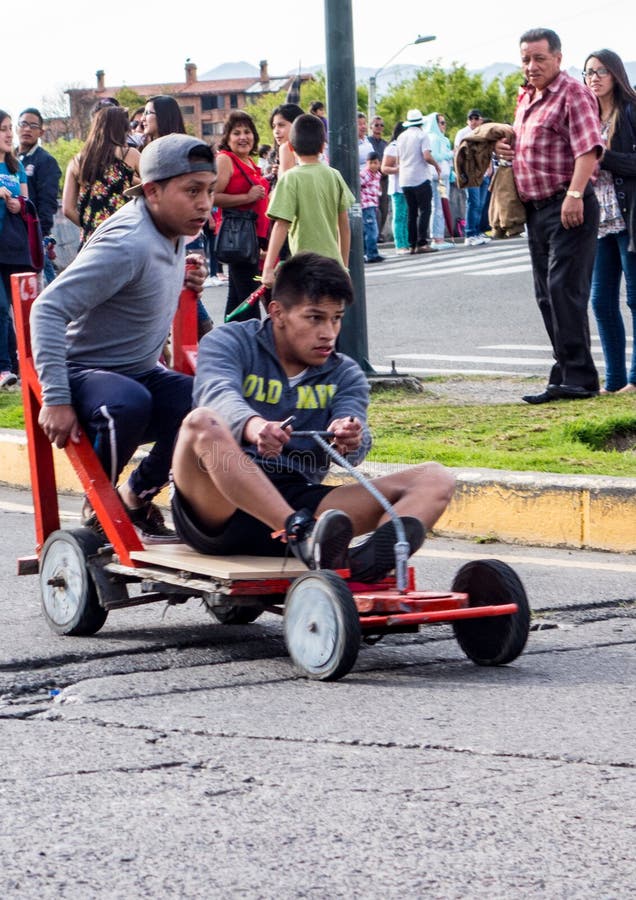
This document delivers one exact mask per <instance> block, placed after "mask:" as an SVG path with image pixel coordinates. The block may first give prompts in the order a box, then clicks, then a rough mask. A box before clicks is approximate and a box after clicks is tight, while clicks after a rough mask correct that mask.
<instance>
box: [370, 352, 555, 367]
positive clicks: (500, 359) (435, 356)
mask: <svg viewBox="0 0 636 900" xmlns="http://www.w3.org/2000/svg"><path fill="white" fill-rule="evenodd" d="M385 358H386V359H394V360H396V361H397V360H399V359H403V360H409V359H410V360H422V361H424V360H431V361H432V362H467V363H499V365H510V366H545V364H546V363H547V362H550V360H549V359H548V358H547V357H546V358H545V359H533V358H532V357H525V356H507V357H504V356H454V355H446V354H443V353H390V354H387V355H386V357H385Z"/></svg>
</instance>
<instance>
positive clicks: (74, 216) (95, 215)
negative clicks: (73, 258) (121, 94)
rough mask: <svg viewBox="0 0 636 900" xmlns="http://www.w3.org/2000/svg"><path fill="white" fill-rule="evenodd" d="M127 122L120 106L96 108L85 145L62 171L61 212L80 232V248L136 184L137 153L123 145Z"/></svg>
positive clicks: (124, 111) (137, 172) (125, 138)
mask: <svg viewBox="0 0 636 900" xmlns="http://www.w3.org/2000/svg"><path fill="white" fill-rule="evenodd" d="M129 127H130V122H129V120H128V111H127V110H126V109H123V107H121V106H105V107H102V108H101V109H99V110H98V111H97V112H96V113H95V115H94V117H93V121H92V123H91V128H90V132H89V134H88V138H87V140H86V144H85V145H84V147H83V148H82V150H81V152H80V153H79V154H78V155H77V156H75V157H73V159H72V160H71V162H70V163H69V165H68V167H67V169H66V177H65V179H64V191H63V193H62V210H63V212H64V215H65V216H66V218H67V219H70V220H71V222H74V223H75V224H76V225H77V226H78V227H79V228H80V230H81V236H80V248H81V247H83V245H84V244H85V243H86V241H87V240H88V238H89V237H90V236H91V234H92V233H93V232H94V231H95V229H96V228H97V227H98V225H101V223H102V222H105V221H106V219H108V218H109V217H110V216H112V214H113V213H114V212H116V211H117V210H118V209H119V208H120V207H121V206H123V205H124V203H126V201H127V200H128V198H127V197H126V196H125V195H124V191H125V190H126V189H127V188H129V187H131V186H132V185H134V184H138V183H139V159H140V156H139V151H138V150H137V149H136V148H134V147H130V146H128V144H127V138H128V130H129Z"/></svg>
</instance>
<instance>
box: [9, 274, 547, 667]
mask: <svg viewBox="0 0 636 900" xmlns="http://www.w3.org/2000/svg"><path fill="white" fill-rule="evenodd" d="M37 291H38V281H37V276H36V275H33V274H18V275H12V294H13V305H14V314H15V322H16V332H17V337H18V352H19V356H20V375H21V379H22V392H23V398H24V414H25V428H26V433H27V440H28V454H29V464H30V471H31V486H32V492H33V503H34V510H35V532H36V552H35V554H34V555H33V556H29V557H25V558H21V559H19V560H18V572H19V574H22V575H28V574H37V575H38V576H39V580H40V589H41V602H42V611H43V613H44V617H45V619H46V621H47V623H48V625H49V627H50V628H51V629H52V630H53V631H55V632H56V633H57V634H61V635H77V636H81V635H92V634H95V633H96V632H98V631H99V629H100V628H101V627H102V626H103V625H104V623H105V621H106V618H107V616H108V613H109V612H110V611H111V610H116V609H121V608H123V607H128V606H138V605H140V604H145V603H153V602H157V601H164V602H167V603H171V604H175V603H184V602H186V601H187V600H188V599H190V598H199V599H200V600H202V601H203V603H204V604H205V605H206V607H207V608H208V609H209V611H210V612H211V613H212V614H213V616H214V617H215V618H216V620H217V621H218V622H219V623H221V624H224V625H230V624H231V625H247V624H248V623H251V622H253V621H254V620H255V619H257V618H258V616H260V615H261V614H262V613H264V612H269V613H274V614H276V615H279V616H282V619H283V629H284V635H285V642H286V645H287V649H288V651H289V655H290V656H291V658H292V660H293V662H294V664H295V666H296V667H297V669H298V670H299V671H300V672H301V673H302V674H304V675H306V676H307V677H310V678H315V679H320V680H324V681H327V680H335V679H338V678H341V677H342V676H344V675H346V674H347V672H349V671H350V670H351V668H352V667H353V665H354V664H355V661H356V659H357V656H358V651H359V648H360V643H361V641H365V642H368V643H375V642H376V641H377V640H379V639H380V638H382V637H383V636H384V635H387V634H395V633H399V632H402V633H404V632H417V631H418V630H419V628H420V626H422V625H434V624H440V623H450V624H451V625H452V628H453V630H454V633H455V636H456V638H457V641H458V642H459V645H460V647H461V649H462V650H463V652H464V653H465V654H466V656H467V657H469V658H470V659H471V660H473V661H474V662H475V663H477V664H478V665H484V666H494V665H503V664H505V663H508V662H511V661H512V660H514V659H515V658H516V657H517V656H519V654H520V653H521V652H522V651H523V648H524V646H525V644H526V640H527V637H528V632H529V627H530V609H529V606H528V601H527V598H526V593H525V591H524V588H523V586H522V584H521V582H520V580H519V578H518V577H517V575H516V574H515V572H514V571H513V570H512V569H511V568H510V567H509V566H508V565H506V564H505V563H503V562H500V561H499V560H494V559H486V560H476V561H472V562H469V563H467V564H466V565H464V566H462V567H461V568H460V569H459V571H458V572H457V575H456V577H455V579H454V581H453V585H452V588H451V590H449V591H448V590H441V591H439V590H418V589H417V588H416V585H415V574H414V569H413V568H412V567H409V566H408V563H407V556H408V544H406V543H405V540H404V534H403V530H402V528H401V523H400V521H399V519H398V518H397V517H395V514H394V513H393V511H392V510H391V508H390V506H388V504H386V501H384V503H385V504H386V505H385V508H386V509H387V512H388V514H389V515H391V516H392V517H393V519H394V522H395V525H396V531H397V537H398V540H397V541H396V569H395V575H394V576H392V577H389V578H385V579H384V580H383V581H382V582H381V583H379V584H373V585H370V584H359V583H355V582H353V581H352V580H351V579H350V577H349V572H348V570H342V571H338V572H332V571H324V570H319V571H309V570H308V569H306V568H305V566H304V565H302V563H299V562H298V561H297V560H296V559H295V558H294V557H291V556H290V557H288V558H287V559H282V558H280V559H277V558H270V557H253V556H231V557H214V556H205V555H202V554H200V553H197V552H195V551H194V550H191V549H189V548H188V547H186V546H185V545H183V544H171V545H160V546H144V545H143V544H142V543H141V541H140V539H139V537H138V535H137V532H136V531H135V529H134V528H133V526H132V524H131V522H130V520H129V519H128V517H127V515H126V513H125V510H124V507H123V505H122V503H121V501H120V500H119V496H118V494H117V492H116V491H115V489H114V488H113V486H112V485H111V484H110V482H109V481H108V478H107V476H106V475H105V473H104V471H103V470H102V468H101V466H100V465H99V463H98V461H97V458H96V456H95V453H94V451H93V448H92V446H91V445H90V443H89V441H88V440H87V439H86V437H85V436H82V438H81V440H80V442H79V444H72V443H70V442H69V443H68V444H67V446H66V447H65V449H64V451H62V452H65V453H66V455H67V456H68V458H69V460H70V462H71V464H72V466H73V468H74V470H75V472H76V474H77V476H78V478H79V480H80V482H81V485H82V487H83V490H84V491H85V493H86V497H87V499H88V501H89V502H90V504H91V506H92V507H93V509H94V510H95V512H96V514H97V517H98V519H99V522H100V524H101V527H102V529H103V532H104V533H103V534H101V535H100V534H98V533H96V532H95V531H93V530H90V529H87V528H72V529H66V528H65V529H62V528H61V527H60V516H59V508H58V497H57V487H56V480H55V469H54V451H53V449H52V447H51V445H50V443H49V441H48V440H47V438H46V437H45V435H44V433H43V432H42V431H41V429H40V427H39V426H38V414H39V410H40V407H41V389H40V385H39V382H38V379H37V375H36V372H35V368H34V365H33V358H32V354H31V345H30V331H29V311H30V307H31V304H32V303H33V301H34V300H35V298H36V296H37ZM196 351H197V346H196V297H195V295H194V294H193V293H192V292H191V291H188V290H184V291H183V292H182V294H181V298H180V302H179V309H178V312H177V315H176V317H175V322H174V327H173V354H174V367H175V368H177V369H179V370H180V371H184V372H190V373H193V372H194V370H195V367H196ZM315 439H316V440H317V441H318V442H319V443H320V442H322V443H323V445H324V446H325V447H328V446H329V444H328V438H327V436H326V435H325V434H320V433H319V434H316V435H315ZM55 452H60V451H55ZM332 455H333V456H334V457H335V458H336V459H337V461H339V462H341V463H342V462H345V461H343V460H342V459H341V458H338V454H337V453H335V452H334V453H332ZM345 464H346V462H345ZM351 474H352V475H353V476H354V477H356V478H358V480H360V481H362V483H364V484H365V486H366V487H367V489H368V490H371V492H372V493H373V492H374V491H375V488H374V487H373V482H372V481H369V480H366V479H365V478H364V477H363V476H361V475H359V474H358V473H357V472H356V471H355V470H353V471H352V473H351ZM376 494H377V491H376V492H375V494H374V495H376ZM381 499H382V500H383V499H384V498H381Z"/></svg>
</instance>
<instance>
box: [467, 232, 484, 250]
mask: <svg viewBox="0 0 636 900" xmlns="http://www.w3.org/2000/svg"><path fill="white" fill-rule="evenodd" d="M487 243H488V238H483V237H482V236H481V235H480V234H474V235H472V237H467V238H466V241H465V245H466V247H481V245H482V244H487Z"/></svg>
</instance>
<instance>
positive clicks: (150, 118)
mask: <svg viewBox="0 0 636 900" xmlns="http://www.w3.org/2000/svg"><path fill="white" fill-rule="evenodd" d="M141 122H142V128H143V138H144V146H145V145H146V144H149V143H150V141H154V140H156V139H157V138H158V137H164V136H165V135H166V134H185V133H186V129H185V123H184V121H183V115H182V113H181V107H180V106H179V104H178V103H177V101H176V100H175V99H174V97H168V96H167V95H166V94H159V95H158V96H156V97H149V98H148V100H146V106H145V107H144V111H143V116H142V119H141Z"/></svg>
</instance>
